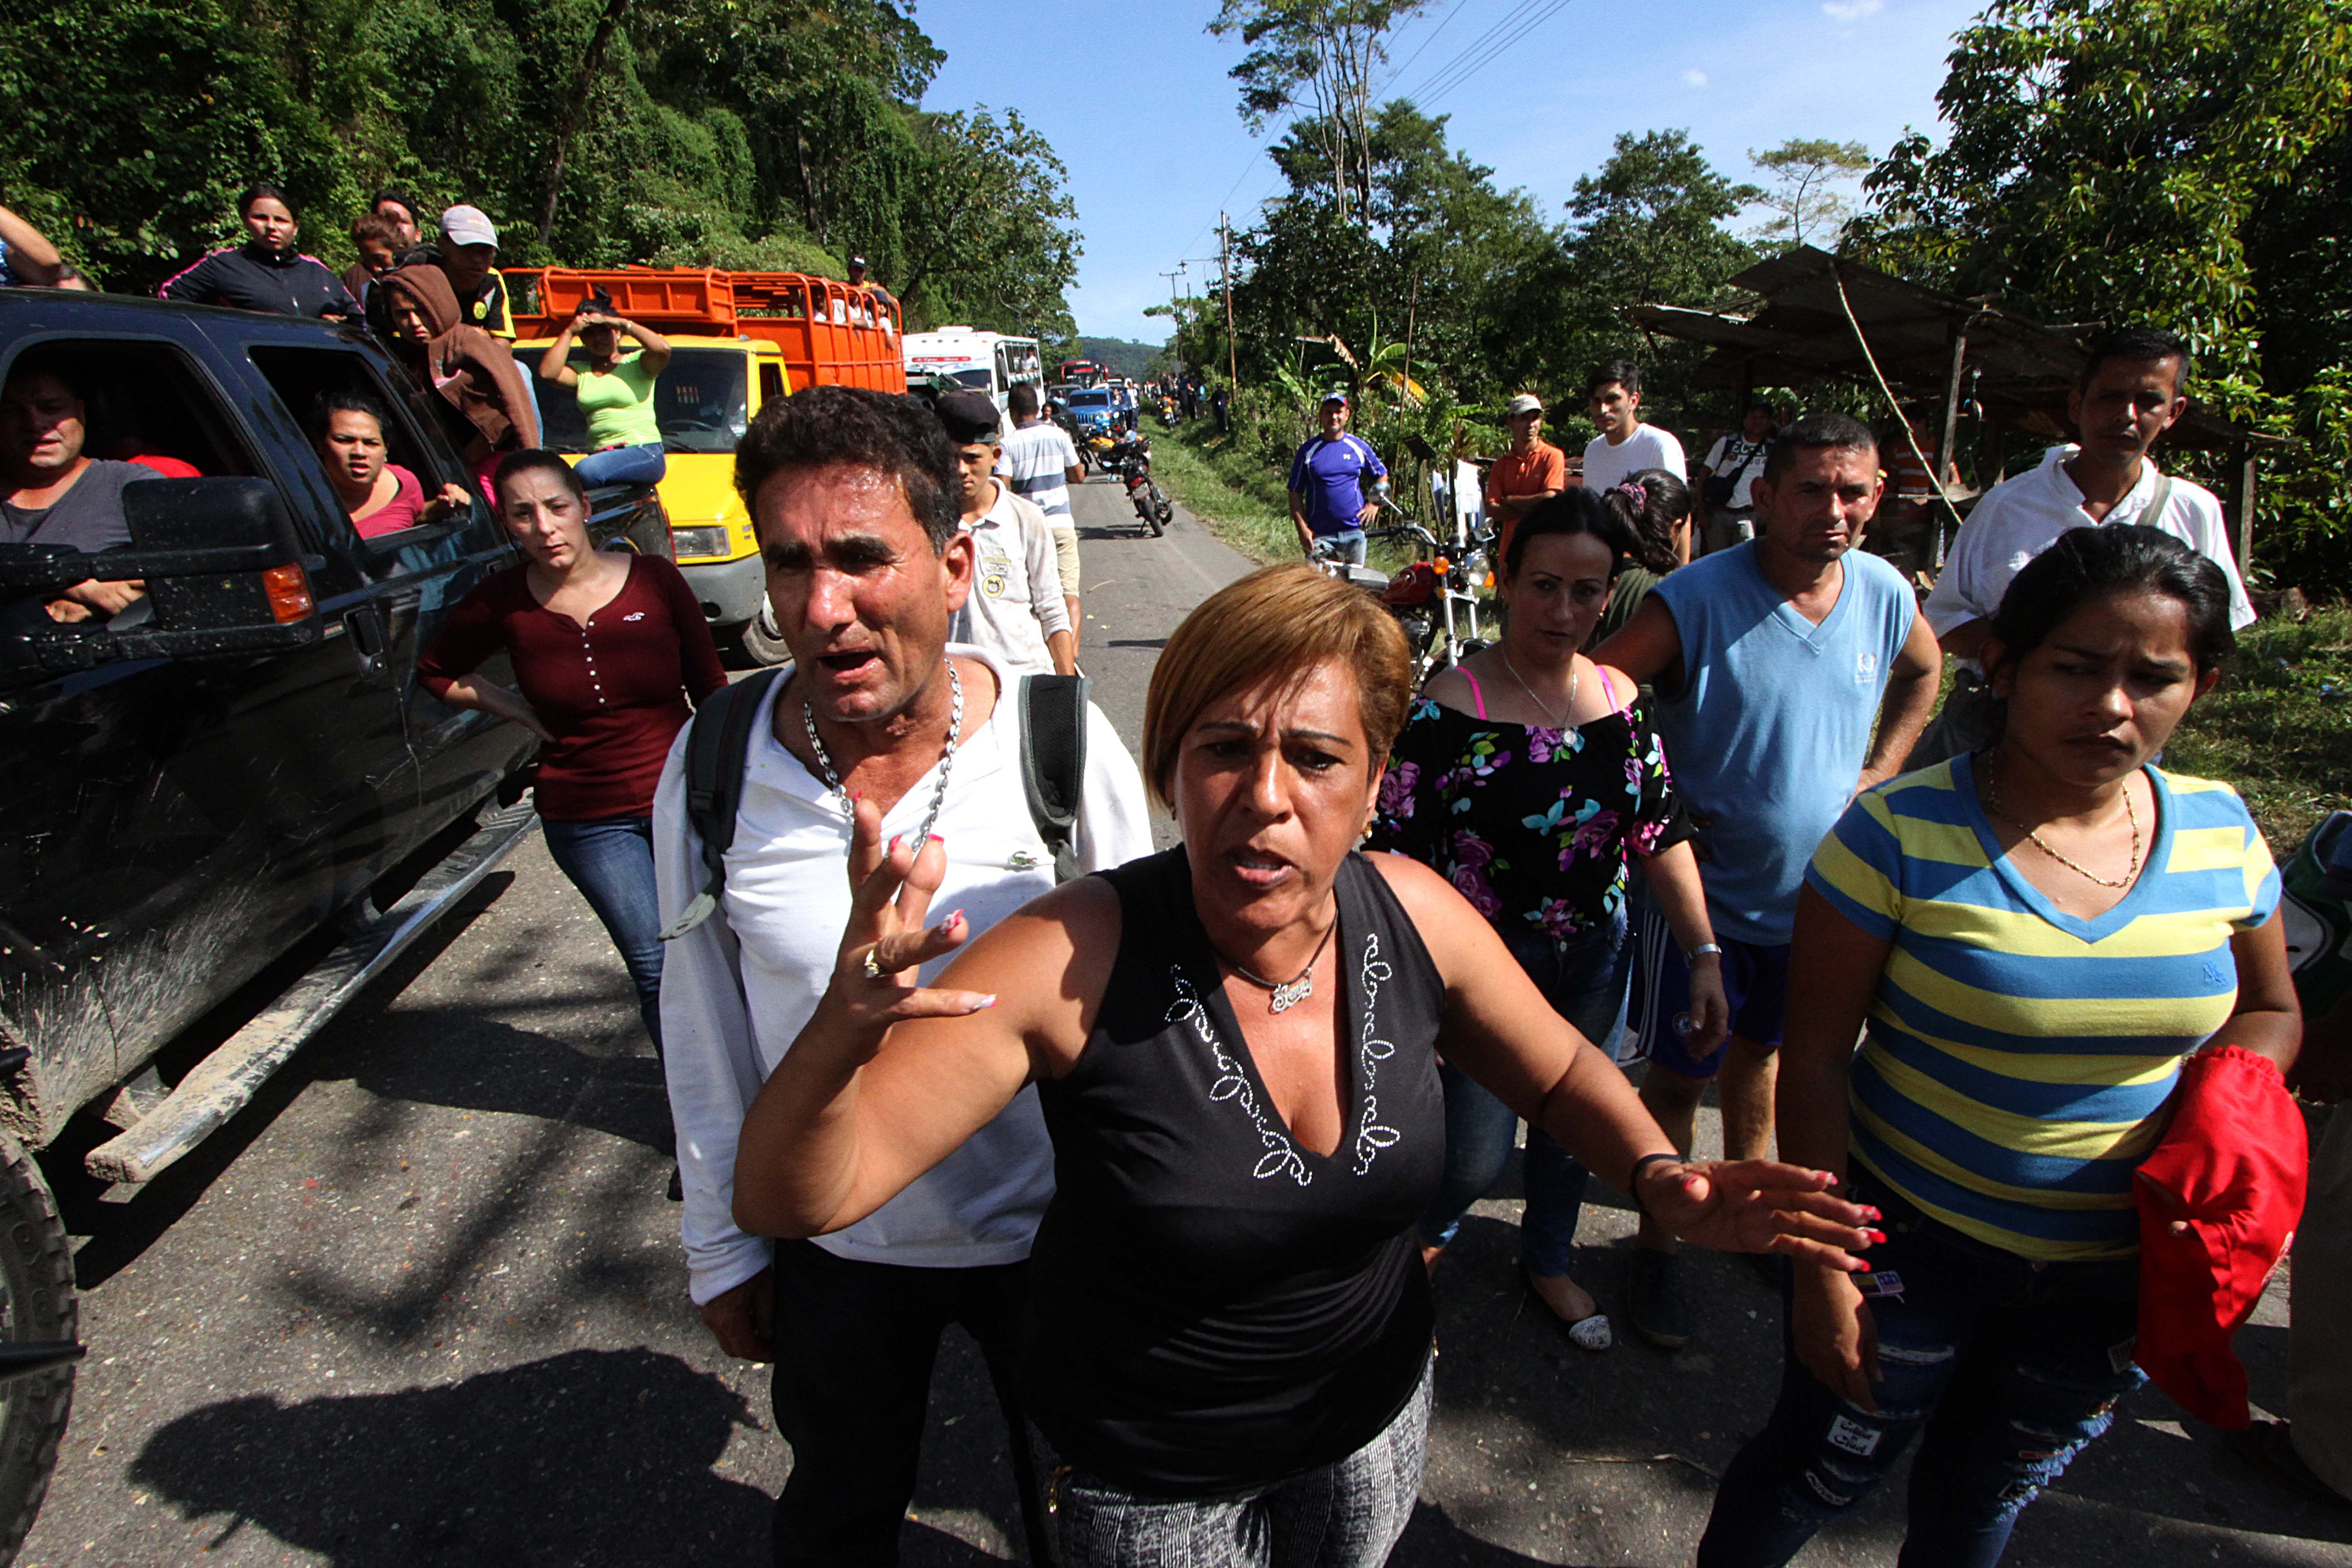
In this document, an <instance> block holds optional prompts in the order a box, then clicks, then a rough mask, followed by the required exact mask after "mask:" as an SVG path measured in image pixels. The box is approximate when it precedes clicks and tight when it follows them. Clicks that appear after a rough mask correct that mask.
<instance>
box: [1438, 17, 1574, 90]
mask: <svg viewBox="0 0 2352 1568" xmlns="http://www.w3.org/2000/svg"><path fill="white" fill-rule="evenodd" d="M1568 5H1569V0H1522V3H1521V4H1520V5H1516V6H1514V7H1512V9H1511V10H1510V11H1509V12H1507V14H1505V16H1504V17H1503V19H1502V20H1501V21H1500V22H1498V23H1496V25H1495V26H1493V27H1491V28H1489V29H1488V30H1487V31H1486V33H1485V34H1483V35H1481V36H1480V37H1479V38H1478V40H1477V41H1476V42H1475V43H1473V44H1472V45H1471V46H1470V47H1469V48H1467V49H1465V50H1464V51H1463V52H1462V54H1460V55H1457V56H1456V57H1454V59H1453V60H1450V61H1448V62H1447V63H1446V65H1445V67H1444V68H1443V69H1441V70H1439V71H1438V72H1436V73H1435V74H1434V75H1433V76H1432V77H1431V78H1430V79H1428V80H1427V81H1424V82H1423V84H1422V86H1421V91H1420V93H1419V94H1418V95H1416V97H1415V101H1416V102H1417V103H1419V104H1420V105H1421V107H1422V108H1423V109H1428V108H1433V107H1434V106H1435V105H1436V104H1437V103H1438V102H1439V101H1440V100H1443V99H1444V98H1446V97H1447V96H1448V95H1450V94H1451V93H1453V92H1454V90H1455V89H1457V88H1459V87H1461V86H1462V85H1463V84H1464V83H1465V82H1467V81H1468V80H1469V79H1471V78H1473V77H1475V76H1476V75H1477V74H1478V73H1479V72H1480V71H1482V70H1485V69H1486V68H1487V67H1488V66H1490V65H1492V64H1494V63H1495V61H1496V60H1498V59H1500V58H1502V57H1503V56H1504V55H1506V54H1507V53H1509V52H1510V51H1511V49H1512V48H1514V47H1516V46H1517V44H1518V43H1519V41H1520V40H1521V39H1523V38H1525V37H1527V36H1528V34H1530V33H1532V32H1534V31H1535V30H1536V29H1537V28H1538V27H1540V26H1543V25H1544V24H1545V23H1546V22H1549V21H1550V20H1551V19H1552V18H1553V17H1554V16H1559V14H1560V12H1562V11H1564V10H1566V9H1567V8H1568ZM1489 40H1491V42H1490V41H1489ZM1482 46H1483V47H1482ZM1474 54H1475V58H1471V57H1472V56H1473V55H1474Z"/></svg>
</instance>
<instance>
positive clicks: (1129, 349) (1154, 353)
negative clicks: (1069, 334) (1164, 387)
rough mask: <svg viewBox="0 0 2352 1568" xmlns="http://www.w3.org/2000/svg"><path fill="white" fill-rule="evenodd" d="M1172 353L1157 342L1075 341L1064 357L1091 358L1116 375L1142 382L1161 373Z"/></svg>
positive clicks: (1110, 339) (1068, 345)
mask: <svg viewBox="0 0 2352 1568" xmlns="http://www.w3.org/2000/svg"><path fill="white" fill-rule="evenodd" d="M1167 355H1168V351H1167V350H1166V349H1163V348H1161V347H1160V345H1159V344H1157V343H1139V342H1134V341H1132V340H1131V339H1128V338H1086V337H1081V338H1074V339H1072V340H1071V341H1070V342H1069V343H1068V344H1066V346H1065V348H1064V357H1065V358H1069V359H1090V360H1092V361H1094V362H1095V363H1097V364H1098V365H1102V366H1104V367H1105V368H1106V369H1108V371H1109V372H1110V373H1111V374H1113V375H1124V376H1130V377H1132V378H1134V379H1135V380H1138V381H1141V380H1142V379H1144V378H1145V377H1147V376H1153V375H1157V374H1160V362H1161V361H1163V360H1164V359H1166V358H1167Z"/></svg>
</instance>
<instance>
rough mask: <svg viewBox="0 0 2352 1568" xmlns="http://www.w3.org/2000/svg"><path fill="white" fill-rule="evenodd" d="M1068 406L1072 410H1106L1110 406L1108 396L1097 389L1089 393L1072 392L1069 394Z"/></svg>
mask: <svg viewBox="0 0 2352 1568" xmlns="http://www.w3.org/2000/svg"><path fill="white" fill-rule="evenodd" d="M1070 406H1071V407H1073V408H1108V407H1109V406H1110V394H1109V393H1108V392H1103V391H1100V390H1098V389H1097V390H1095V391H1089V392H1073V393H1072V394H1070Z"/></svg>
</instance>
